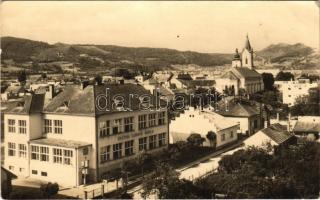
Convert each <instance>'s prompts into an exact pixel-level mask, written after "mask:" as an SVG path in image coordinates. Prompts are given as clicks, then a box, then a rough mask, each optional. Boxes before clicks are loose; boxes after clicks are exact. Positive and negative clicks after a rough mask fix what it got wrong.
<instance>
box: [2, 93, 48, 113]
mask: <svg viewBox="0 0 320 200" xmlns="http://www.w3.org/2000/svg"><path fill="white" fill-rule="evenodd" d="M44 97H45V95H44V94H31V95H25V96H24V97H23V100H21V101H19V102H17V104H16V106H15V107H11V108H8V109H6V111H5V112H6V113H16V114H30V113H41V112H42V110H43V106H44V99H45V98H44Z"/></svg>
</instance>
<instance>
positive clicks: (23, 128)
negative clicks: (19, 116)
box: [18, 120, 27, 134]
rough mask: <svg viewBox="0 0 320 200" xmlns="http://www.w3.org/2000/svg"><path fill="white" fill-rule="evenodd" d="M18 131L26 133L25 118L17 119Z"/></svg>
mask: <svg viewBox="0 0 320 200" xmlns="http://www.w3.org/2000/svg"><path fill="white" fill-rule="evenodd" d="M18 125H19V133H21V134H26V133H27V121H26V120H19V121H18Z"/></svg>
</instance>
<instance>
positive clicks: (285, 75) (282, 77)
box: [276, 71, 294, 81]
mask: <svg viewBox="0 0 320 200" xmlns="http://www.w3.org/2000/svg"><path fill="white" fill-rule="evenodd" d="M276 80H277V81H290V80H294V75H293V74H292V73H290V72H283V71H280V72H279V73H278V74H277V76H276Z"/></svg>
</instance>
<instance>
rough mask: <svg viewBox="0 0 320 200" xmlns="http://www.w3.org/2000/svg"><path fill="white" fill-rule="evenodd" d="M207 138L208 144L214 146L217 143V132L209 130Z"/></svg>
mask: <svg viewBox="0 0 320 200" xmlns="http://www.w3.org/2000/svg"><path fill="white" fill-rule="evenodd" d="M207 139H208V140H209V141H210V146H211V147H213V148H216V145H217V134H216V133H215V132H213V131H209V132H208V134H207Z"/></svg>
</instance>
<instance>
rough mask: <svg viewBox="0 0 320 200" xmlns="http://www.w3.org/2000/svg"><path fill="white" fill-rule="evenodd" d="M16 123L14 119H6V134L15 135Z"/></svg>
mask: <svg viewBox="0 0 320 200" xmlns="http://www.w3.org/2000/svg"><path fill="white" fill-rule="evenodd" d="M15 125H16V121H15V120H14V119H8V132H9V133H15V132H16V127H15Z"/></svg>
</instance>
